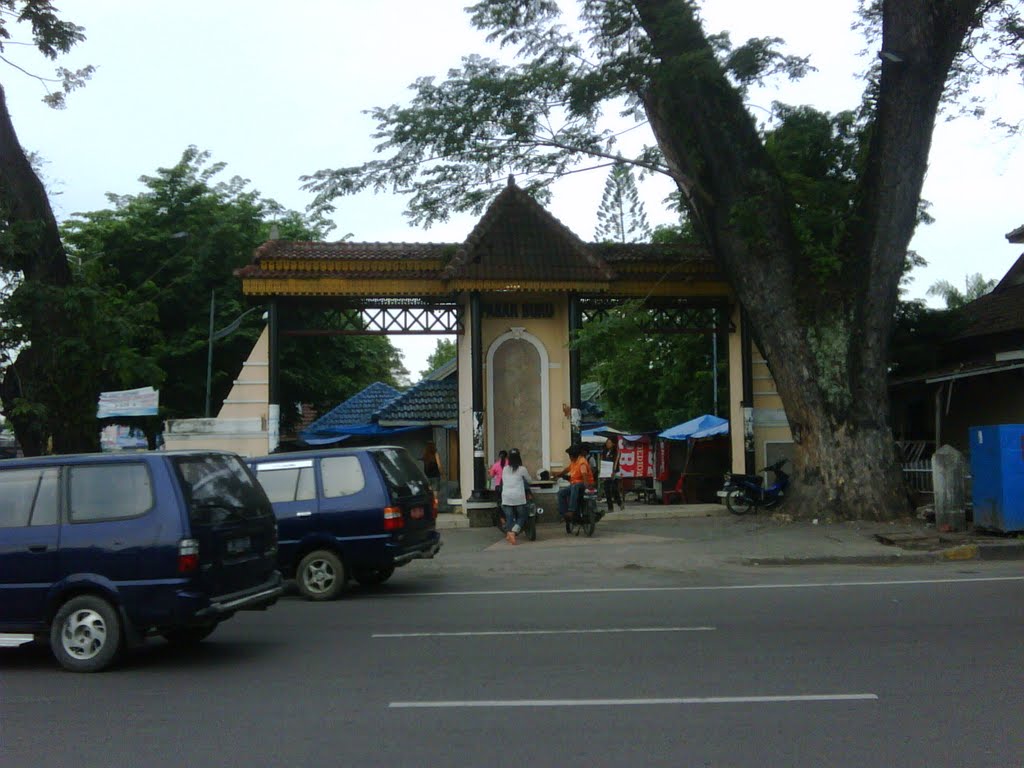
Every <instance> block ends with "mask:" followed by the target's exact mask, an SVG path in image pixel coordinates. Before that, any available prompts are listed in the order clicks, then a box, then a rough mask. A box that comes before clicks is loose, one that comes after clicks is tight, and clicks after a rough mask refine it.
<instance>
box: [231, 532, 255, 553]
mask: <svg viewBox="0 0 1024 768" xmlns="http://www.w3.org/2000/svg"><path fill="white" fill-rule="evenodd" d="M251 546H252V543H251V542H250V541H249V537H248V536H246V537H244V538H241V539H228V554H229V555H237V554H238V553H239V552H248V551H249V548H250V547H251Z"/></svg>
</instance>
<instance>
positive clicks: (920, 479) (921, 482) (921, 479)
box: [900, 459, 935, 493]
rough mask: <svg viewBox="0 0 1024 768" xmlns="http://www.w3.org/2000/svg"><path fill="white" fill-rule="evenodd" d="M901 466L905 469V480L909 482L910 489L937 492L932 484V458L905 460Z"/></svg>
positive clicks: (917, 491)
mask: <svg viewBox="0 0 1024 768" xmlns="http://www.w3.org/2000/svg"><path fill="white" fill-rule="evenodd" d="M900 468H901V469H902V470H903V482H905V483H906V484H907V488H908V489H909V490H911V491H914V492H915V493H935V488H934V487H933V485H932V461H931V459H924V460H920V459H919V460H918V461H904V462H902V463H901V464H900Z"/></svg>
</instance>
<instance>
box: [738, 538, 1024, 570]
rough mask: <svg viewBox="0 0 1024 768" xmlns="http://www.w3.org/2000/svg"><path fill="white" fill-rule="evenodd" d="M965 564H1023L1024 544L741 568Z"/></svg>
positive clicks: (767, 561)
mask: <svg viewBox="0 0 1024 768" xmlns="http://www.w3.org/2000/svg"><path fill="white" fill-rule="evenodd" d="M965 560H1024V542H1021V543H1017V542H1007V543H1005V544H1002V543H992V544H961V545H959V546H956V547H949V548H947V549H938V550H934V551H932V552H903V551H901V552H894V553H893V554H891V555H889V554H885V555H882V554H879V555H822V556H814V555H811V556H809V557H792V556H785V557H745V558H743V559H742V560H741V563H742V564H743V565H749V566H772V565H899V564H905V565H921V564H924V563H941V562H962V561H965Z"/></svg>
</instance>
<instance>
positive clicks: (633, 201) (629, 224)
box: [594, 163, 651, 243]
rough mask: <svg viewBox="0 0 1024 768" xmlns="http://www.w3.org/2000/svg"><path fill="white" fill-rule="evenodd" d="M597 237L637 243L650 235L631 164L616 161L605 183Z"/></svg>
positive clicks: (599, 209)
mask: <svg viewBox="0 0 1024 768" xmlns="http://www.w3.org/2000/svg"><path fill="white" fill-rule="evenodd" d="M594 239H595V240H599V241H612V242H616V243H638V242H646V241H648V240H650V239H651V228H650V226H648V224H647V214H646V213H645V212H644V204H643V203H642V202H641V201H640V195H639V193H638V192H637V190H636V180H635V179H634V178H633V168H632V166H629V165H626V164H625V163H615V165H613V166H612V169H611V171H609V172H608V180H607V181H606V182H605V184H604V195H603V196H602V197H601V207H600V208H598V209H597V227H596V228H595V230H594Z"/></svg>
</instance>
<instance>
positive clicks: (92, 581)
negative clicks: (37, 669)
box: [0, 451, 282, 672]
mask: <svg viewBox="0 0 1024 768" xmlns="http://www.w3.org/2000/svg"><path fill="white" fill-rule="evenodd" d="M281 592H282V578H281V575H280V573H278V571H277V529H276V526H275V523H274V516H273V512H272V510H271V507H270V502H269V501H268V499H267V497H266V494H264V493H263V489H262V488H261V487H260V485H259V483H257V482H256V479H255V477H253V474H252V472H251V471H250V470H249V468H248V467H247V466H246V465H245V464H244V462H242V460H241V459H240V458H239V457H238V456H236V455H235V454H233V453H226V452H219V451H168V452H163V451H157V452H151V453H124V454H82V455H72V456H48V457H40V458H31V459H10V460H7V461H0V632H10V633H23V634H33V635H36V636H48V637H49V643H50V648H51V650H52V651H53V654H54V656H55V657H56V658H57V660H58V661H59V662H60V663H61V664H62V665H63V666H64V667H65V668H67V669H69V670H72V671H77V672H94V671H98V670H101V669H104V668H105V667H107V666H109V665H110V664H111V663H112V662H113V661H114V660H115V659H116V658H117V656H118V654H119V653H120V651H121V650H122V649H123V648H124V647H129V646H132V645H135V644H138V643H141V642H142V641H143V639H144V638H145V637H146V636H147V635H150V634H159V635H162V636H163V637H164V638H166V639H167V640H168V641H169V642H171V643H176V644H190V643H196V642H199V641H201V640H202V639H204V638H205V637H207V636H208V635H209V634H210V633H211V632H212V631H213V630H214V628H215V627H216V626H217V624H218V623H220V622H221V621H224V620H225V619H227V618H229V617H231V616H232V615H233V614H234V613H235V612H237V611H241V610H260V609H264V608H267V607H268V606H270V605H272V604H273V603H274V602H275V601H276V600H277V598H278V596H279V595H280V594H281Z"/></svg>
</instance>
